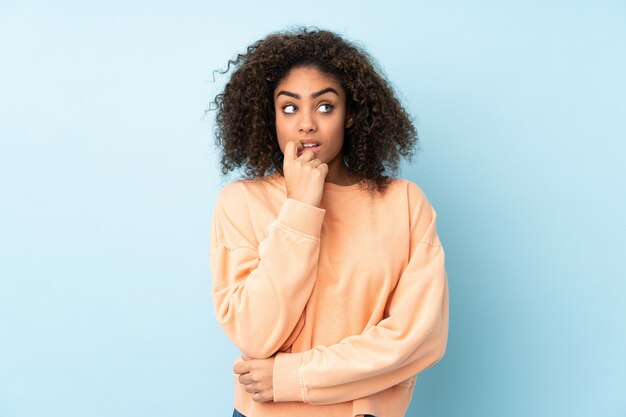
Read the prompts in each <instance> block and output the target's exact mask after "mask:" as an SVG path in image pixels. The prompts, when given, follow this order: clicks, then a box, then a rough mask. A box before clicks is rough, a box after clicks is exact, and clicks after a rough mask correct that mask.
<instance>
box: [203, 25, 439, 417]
mask: <svg viewBox="0 0 626 417" xmlns="http://www.w3.org/2000/svg"><path fill="white" fill-rule="evenodd" d="M231 65H233V66H234V67H235V70H234V71H233V72H232V74H231V76H230V80H229V82H228V84H227V85H226V87H225V89H224V91H223V93H222V94H219V95H218V96H217V97H216V99H215V102H214V104H215V105H216V106H215V109H216V110H217V117H216V120H217V131H216V136H217V144H218V146H219V147H220V150H221V152H222V156H221V164H222V171H223V173H224V174H227V173H228V172H229V171H231V170H233V169H235V168H241V167H243V168H244V178H242V179H239V180H236V181H233V182H230V183H228V184H226V185H225V186H224V187H223V188H222V190H221V192H220V194H219V198H218V201H217V203H216V207H215V212H214V214H213V219H212V225H211V253H210V256H211V274H212V280H213V281H212V282H213V285H212V293H213V301H214V306H215V313H216V316H217V320H218V322H219V323H220V325H221V326H222V328H223V330H224V332H225V333H226V335H227V336H228V337H229V338H230V339H231V340H232V341H233V343H234V344H235V345H236V346H237V347H238V348H239V350H240V351H241V353H242V355H241V357H240V358H238V359H237V361H236V362H235V365H234V368H233V371H234V377H235V412H234V415H235V416H240V415H245V416H246V417H266V416H289V417H294V416H297V417H308V416H311V417H312V416H315V417H320V416H324V417H326V416H328V417H335V416H336V417H348V416H367V415H373V416H377V417H400V416H404V414H405V412H406V409H407V407H408V405H409V402H410V399H411V394H412V392H413V386H414V383H415V376H416V374H418V373H419V372H421V371H423V370H424V369H426V368H428V367H430V366H432V365H433V364H434V363H435V362H437V361H438V360H439V359H440V358H441V357H442V356H443V354H444V352H445V348H446V341H447V334H448V289H447V277H446V272H445V268H444V252H443V249H442V247H441V243H440V241H439V238H438V235H437V231H436V227H435V217H436V214H435V211H434V210H433V208H432V206H431V205H430V203H429V202H428V199H427V198H426V196H425V195H424V193H423V192H422V190H421V189H420V188H419V187H418V186H417V185H416V184H414V183H413V182H411V181H408V180H405V179H401V178H394V177H393V176H390V175H389V173H391V174H394V173H396V172H397V169H398V160H399V157H400V156H403V157H410V156H411V155H412V151H413V148H414V147H415V145H416V142H417V135H416V131H415V128H414V126H413V125H412V123H411V120H410V118H409V116H408V115H407V113H406V111H405V110H404V109H403V107H402V105H401V104H400V102H399V101H398V99H397V98H396V96H395V95H394V93H393V90H392V89H391V88H390V86H389V85H388V83H387V82H386V81H385V79H384V77H383V76H382V75H381V73H380V72H379V71H377V70H376V68H375V66H374V65H373V64H372V60H371V58H369V57H368V55H367V54H366V53H365V52H364V51H363V50H362V49H360V48H358V47H357V46H355V45H354V44H351V43H349V42H347V41H346V40H344V39H342V38H341V37H340V36H338V35H336V34H334V33H332V32H328V31H323V30H309V29H306V28H304V29H299V30H296V31H292V32H282V33H274V34H271V35H269V36H267V37H266V38H265V39H263V40H260V41H258V42H256V43H254V44H253V45H251V46H249V47H248V48H247V50H246V53H245V54H240V55H238V56H237V59H235V60H234V61H229V66H228V68H227V69H226V71H225V72H228V70H229V69H230V67H231Z"/></svg>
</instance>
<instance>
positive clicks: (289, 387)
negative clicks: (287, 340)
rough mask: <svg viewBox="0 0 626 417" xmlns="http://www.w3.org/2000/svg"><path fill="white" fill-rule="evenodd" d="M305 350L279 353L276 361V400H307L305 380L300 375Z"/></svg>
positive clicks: (274, 382) (274, 377)
mask: <svg viewBox="0 0 626 417" xmlns="http://www.w3.org/2000/svg"><path fill="white" fill-rule="evenodd" d="M303 361H304V352H300V353H279V354H277V355H276V360H275V361H274V376H273V384H274V402H286V401H298V402H305V400H306V396H305V387H304V381H303V380H302V378H301V376H300V372H302V362H303Z"/></svg>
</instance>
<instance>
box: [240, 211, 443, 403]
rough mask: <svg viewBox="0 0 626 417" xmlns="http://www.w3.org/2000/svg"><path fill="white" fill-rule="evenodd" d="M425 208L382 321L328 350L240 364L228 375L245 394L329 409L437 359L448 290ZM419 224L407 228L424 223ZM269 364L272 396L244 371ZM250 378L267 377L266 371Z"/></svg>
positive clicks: (432, 223) (431, 221)
mask: <svg viewBox="0 0 626 417" xmlns="http://www.w3.org/2000/svg"><path fill="white" fill-rule="evenodd" d="M427 208H428V210H426V213H427V216H428V217H429V219H427V220H429V221H427V222H426V224H428V226H427V229H426V231H425V232H419V231H418V229H421V230H422V231H423V230H424V229H423V228H422V227H415V230H412V236H416V237H418V239H419V240H417V239H416V240H415V241H416V243H413V247H412V248H411V257H410V260H409V262H408V264H407V266H406V268H405V269H404V271H403V273H402V275H401V277H400V279H399V281H398V284H397V287H396V288H395V290H394V292H393V294H392V295H391V297H390V298H389V301H388V304H387V309H388V313H387V314H386V318H385V319H383V320H381V321H380V322H379V323H378V324H377V325H375V326H373V327H371V328H369V329H367V330H366V331H365V332H364V333H363V334H360V335H355V336H350V337H347V338H345V339H343V340H342V341H340V342H339V343H337V344H334V345H331V346H318V347H316V348H314V349H311V350H308V351H305V352H300V353H279V354H278V355H276V358H275V360H274V361H245V362H242V363H239V364H237V365H236V367H237V368H236V369H235V372H236V373H239V374H241V377H240V382H242V383H244V385H249V388H250V389H251V391H250V392H261V390H259V391H256V389H257V387H266V388H265V389H264V392H263V393H261V395H260V396H259V398H268V397H269V398H270V400H271V399H273V400H274V401H277V402H279V401H301V402H308V403H311V404H330V403H337V402H344V401H350V400H354V399H357V398H362V397H366V396H368V395H371V394H374V393H376V392H379V391H382V390H384V389H387V388H389V387H391V386H393V385H397V384H399V383H400V382H402V381H405V380H406V379H408V378H410V377H412V376H414V375H416V374H418V373H419V372H421V371H423V370H424V369H426V368H428V367H430V366H432V365H433V364H434V363H435V362H437V361H438V360H439V359H440V358H441V357H442V356H443V355H444V352H445V349H446V342H447V335H448V287H447V275H446V271H445V266H444V263H445V259H444V252H443V249H442V247H441V244H440V242H439V239H438V236H437V233H436V229H435V212H434V210H432V208H431V207H430V206H428V207H427ZM420 211H421V210H420ZM429 211H430V213H431V214H428V212H429ZM421 212H422V213H424V211H421ZM416 216H417V214H416ZM423 220H424V218H423V217H422V218H420V221H419V222H417V221H416V222H415V223H414V224H418V223H421V224H424V223H423ZM270 365H273V369H272V371H273V372H272V373H270V375H271V378H272V381H271V384H270V386H271V396H270V393H269V390H268V389H267V386H268V384H267V381H258V380H257V381H253V380H251V379H252V378H254V375H255V373H254V372H253V373H252V374H249V372H250V369H253V370H258V369H266V368H267V367H268V366H270ZM256 374H257V375H266V376H265V377H263V378H266V379H267V372H265V373H263V372H261V373H259V372H256ZM266 400H267V399H266Z"/></svg>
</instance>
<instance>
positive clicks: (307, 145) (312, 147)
mask: <svg viewBox="0 0 626 417" xmlns="http://www.w3.org/2000/svg"><path fill="white" fill-rule="evenodd" d="M319 147H320V144H319V143H305V144H303V145H302V147H300V148H299V149H298V155H302V153H303V152H304V151H306V150H307V149H310V150H311V151H313V152H315V151H316V150H317V148H319Z"/></svg>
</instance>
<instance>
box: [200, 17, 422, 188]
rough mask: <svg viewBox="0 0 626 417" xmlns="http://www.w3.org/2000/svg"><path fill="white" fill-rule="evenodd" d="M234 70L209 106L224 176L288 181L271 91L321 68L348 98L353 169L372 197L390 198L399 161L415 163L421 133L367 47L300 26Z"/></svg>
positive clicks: (346, 156) (253, 48) (263, 43)
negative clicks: (274, 176) (299, 73)
mask: <svg viewBox="0 0 626 417" xmlns="http://www.w3.org/2000/svg"><path fill="white" fill-rule="evenodd" d="M231 66H232V67H233V68H235V70H234V71H233V72H232V74H231V76H230V80H229V81H228V83H227V84H226V86H225V88H224V91H223V92H222V93H220V94H218V95H217V96H216V97H215V99H214V101H213V102H211V104H210V107H209V110H217V115H216V131H215V136H216V145H217V147H218V148H220V150H221V166H222V173H223V174H224V175H226V174H227V173H228V172H229V171H232V170H234V169H235V168H239V167H242V166H244V167H245V171H244V177H246V178H256V177H263V176H265V175H267V174H271V173H273V172H279V173H280V175H283V170H282V168H283V154H282V152H281V150H280V147H279V145H278V139H277V135H276V125H275V117H276V115H275V112H274V99H273V92H274V89H275V88H276V86H277V85H278V84H279V83H280V82H281V81H282V80H283V79H284V78H285V77H286V76H287V75H288V74H289V71H290V70H291V69H293V68H296V67H307V66H312V67H317V68H318V69H319V70H320V71H322V72H325V73H327V74H329V75H331V76H334V77H336V79H337V80H338V81H339V83H340V84H341V86H342V87H343V89H344V90H345V92H346V115H347V116H352V118H353V124H352V126H351V127H349V128H347V129H346V131H345V135H344V143H343V149H342V155H343V160H344V163H345V164H346V166H347V168H348V170H349V171H350V172H351V173H352V174H353V175H354V176H355V177H357V178H359V179H360V180H367V181H364V183H365V185H366V187H367V189H368V190H369V191H372V190H377V191H379V192H384V190H385V189H386V188H387V186H388V185H389V183H390V182H391V177H390V176H389V175H395V174H397V172H398V162H399V157H400V155H402V156H403V157H404V158H406V159H408V160H411V159H412V156H413V151H414V148H416V147H417V145H418V143H417V142H418V138H417V131H416V129H415V127H414V125H413V123H412V120H411V118H410V116H409V115H408V114H407V112H406V111H405V109H404V107H403V106H402V104H401V103H400V101H399V100H398V99H397V97H396V95H395V94H394V91H393V89H392V87H391V86H390V83H389V82H388V81H387V80H386V79H385V77H384V75H382V71H381V70H380V69H378V68H377V67H376V66H375V64H374V60H373V59H372V58H371V57H370V56H369V54H368V53H367V52H365V51H364V50H363V49H362V48H360V47H358V46H356V45H355V44H353V43H350V42H348V41H346V40H344V39H343V38H342V37H341V36H339V35H337V34H336V33H333V32H330V31H327V30H320V29H317V28H312V29H309V28H306V27H300V28H298V29H295V30H292V31H284V32H275V33H271V34H269V35H268V36H267V37H266V38H265V39H262V40H258V41H256V42H254V43H253V44H252V45H250V46H248V48H247V49H246V52H245V53H243V54H238V55H237V56H236V58H235V59H231V60H229V61H228V66H227V68H226V69H225V70H223V71H220V70H216V71H214V73H215V72H218V73H220V74H226V73H227V72H228V71H229V70H230V69H231Z"/></svg>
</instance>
